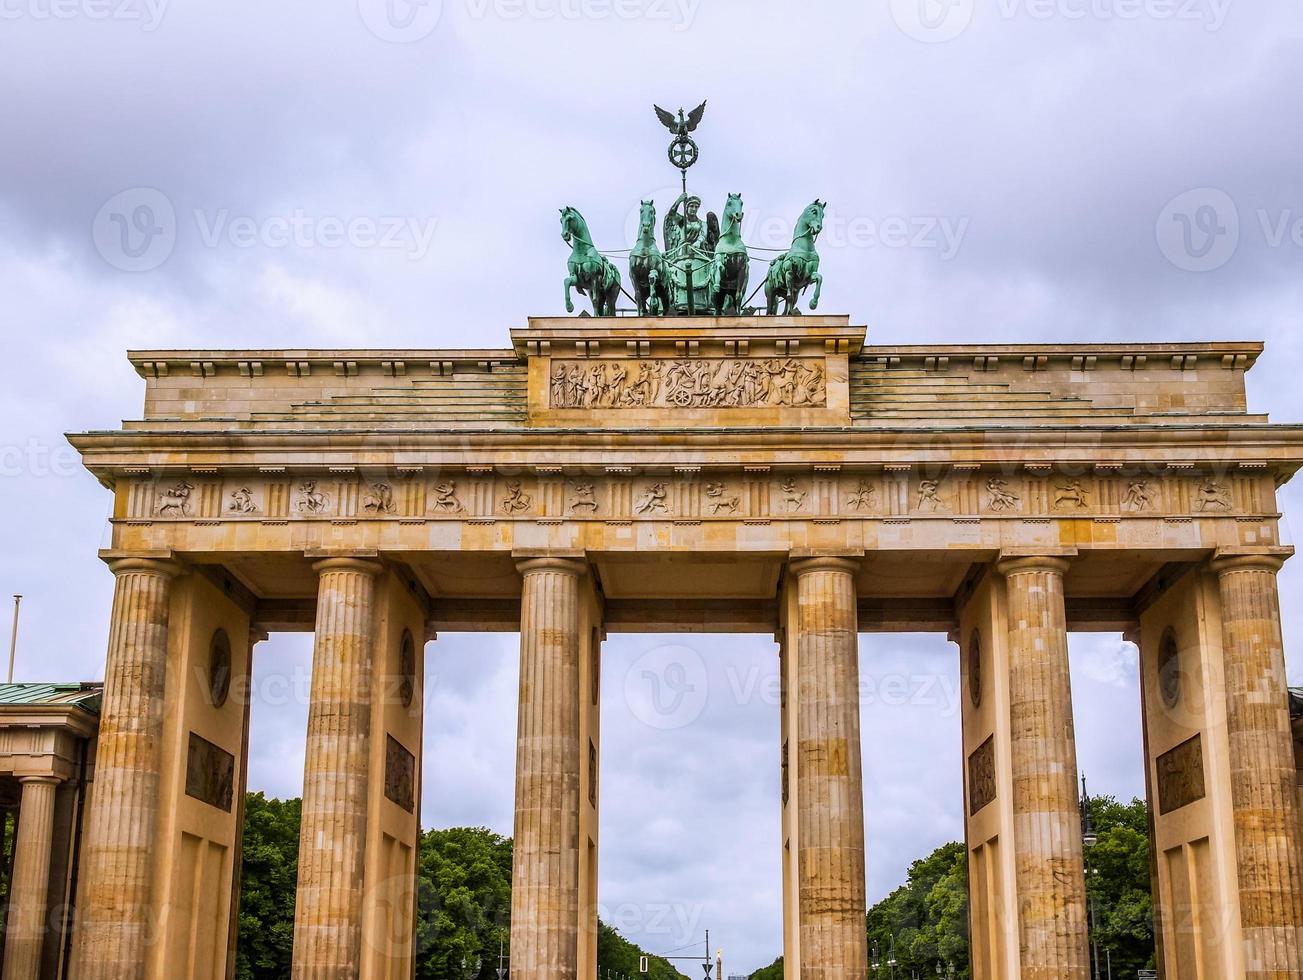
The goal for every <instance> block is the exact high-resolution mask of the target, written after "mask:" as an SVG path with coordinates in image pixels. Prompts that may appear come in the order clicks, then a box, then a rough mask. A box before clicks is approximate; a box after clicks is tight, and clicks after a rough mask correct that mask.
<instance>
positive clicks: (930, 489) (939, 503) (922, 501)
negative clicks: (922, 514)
mask: <svg viewBox="0 0 1303 980" xmlns="http://www.w3.org/2000/svg"><path fill="white" fill-rule="evenodd" d="M940 491H941V481H939V480H919V481H918V509H919V510H926V511H938V510H944V509H945V506H946V503H945V501H944V500H942V499H941V496H940Z"/></svg>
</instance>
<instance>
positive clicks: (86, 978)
mask: <svg viewBox="0 0 1303 980" xmlns="http://www.w3.org/2000/svg"><path fill="white" fill-rule="evenodd" d="M110 567H111V568H112V569H113V573H114V575H116V576H117V583H116V586H115V590H114V594H113V616H112V620H111V623H110V626H109V649H108V660H107V663H106V664H105V668H104V702H103V708H102V714H101V718H100V734H99V749H98V754H97V758H96V775H95V789H94V792H93V794H92V798H91V808H90V814H89V821H88V825H87V829H86V842H85V863H84V865H83V869H82V883H83V884H82V889H81V896H80V908H81V913H80V922H79V925H78V927H77V957H76V962H77V964H78V973H77V977H78V980H138V978H140V977H142V976H144V970H145V958H146V955H147V953H148V949H149V944H150V942H151V936H150V927H151V923H150V922H149V907H150V892H151V887H152V884H153V853H154V850H153V849H154V844H155V828H156V826H157V822H158V792H159V771H160V768H161V764H162V759H161V755H162V727H163V696H164V682H165V679H166V672H167V635H168V611H169V597H170V591H171V590H170V587H169V586H170V583H171V581H172V579H173V577H174V576H175V575H176V573H177V571H178V569H177V566H176V565H174V564H172V563H171V562H163V561H155V560H152V559H146V558H122V559H117V560H114V561H112V562H111V563H110Z"/></svg>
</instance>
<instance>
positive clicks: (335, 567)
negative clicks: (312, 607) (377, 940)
mask: <svg viewBox="0 0 1303 980" xmlns="http://www.w3.org/2000/svg"><path fill="white" fill-rule="evenodd" d="M313 568H314V569H315V570H316V572H317V574H318V575H319V576H320V579H319V583H318V592H317V622H316V645H315V647H314V650H313V658H312V704H311V708H310V710H309V713H308V740H307V756H306V759H305V762H304V774H303V825H302V830H301V835H300V840H299V882H298V904H297V906H296V909H295V917H294V961H293V969H292V976H293V977H294V978H295V980H354V978H356V977H357V976H358V973H359V968H360V963H361V958H362V899H363V864H364V857H365V846H366V829H367V780H368V775H369V763H370V749H371V689H372V683H373V677H372V674H373V654H372V644H373V629H372V605H373V603H374V601H375V582H376V576H377V575H378V574H379V573H380V571H381V565H380V564H379V563H378V562H373V561H364V560H359V559H355V558H330V559H326V560H324V561H320V562H317V563H316V564H315V565H314V566H313Z"/></svg>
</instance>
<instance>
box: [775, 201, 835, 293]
mask: <svg viewBox="0 0 1303 980" xmlns="http://www.w3.org/2000/svg"><path fill="white" fill-rule="evenodd" d="M827 207H828V203H827V202H826V201H818V200H816V201H815V202H814V203H813V204H811V205H810V206H809V207H808V208H806V209H805V210H804V211H803V212H802V213H801V218H800V220H799V221H797V223H796V234H795V235H793V237H792V247H791V249H789V250H788V251H786V252H784V253H783V254H782V255H780V256H778V258H776V259H774V261H773V262H771V263H770V264H769V276H768V277H767V278H766V279H765V300H766V303H767V307H768V310H767V312H768V313H769V315H770V316H774V315H775V314H776V313H777V312H778V301H779V300H780V299H781V300H782V301H783V302H784V303H785V304H786V308H785V309H784V310H783V315H784V316H794V315H799V314H800V312H801V311H800V310H799V309H797V306H796V304H797V303H798V302H799V301H800V299H801V294H802V293H803V292H805V291H806V289H808V288H809V287H810V286H811V285H813V286H814V296H812V297H811V298H810V309H812V310H817V309H818V308H819V293H820V291H821V290H822V289H823V276H821V275H819V253H818V252H817V251H816V250H815V247H814V245H815V241H816V240H817V239H818V237H819V233H820V232H821V231H823V215H824V211H825V209H826V208H827Z"/></svg>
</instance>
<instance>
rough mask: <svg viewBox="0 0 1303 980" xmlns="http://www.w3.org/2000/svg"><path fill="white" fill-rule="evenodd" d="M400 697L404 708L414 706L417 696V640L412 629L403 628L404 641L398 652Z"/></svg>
mask: <svg viewBox="0 0 1303 980" xmlns="http://www.w3.org/2000/svg"><path fill="white" fill-rule="evenodd" d="M398 672H399V675H400V678H399V682H398V699H399V701H401V702H402V705H403V707H404V708H410V707H411V706H412V698H414V697H415V696H416V641H415V640H413V639H412V634H411V631H410V630H403V643H402V647H401V649H400V650H399V652H398Z"/></svg>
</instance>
